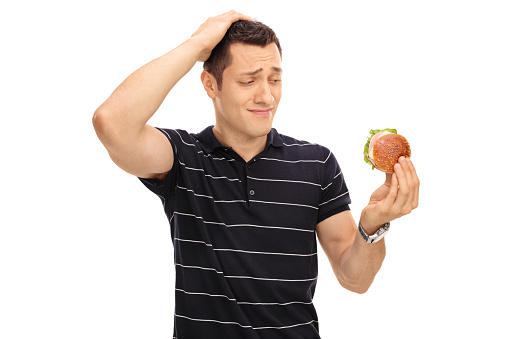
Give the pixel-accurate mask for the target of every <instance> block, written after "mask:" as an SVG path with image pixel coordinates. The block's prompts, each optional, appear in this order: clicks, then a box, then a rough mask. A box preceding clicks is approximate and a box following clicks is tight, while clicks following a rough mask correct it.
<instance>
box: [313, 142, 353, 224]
mask: <svg viewBox="0 0 509 339" xmlns="http://www.w3.org/2000/svg"><path fill="white" fill-rule="evenodd" d="M325 150H326V152H327V153H328V155H327V158H326V160H325V163H324V166H323V175H322V178H323V179H322V184H321V189H322V194H321V198H320V204H319V206H318V207H319V210H318V221H317V223H320V222H322V221H323V220H325V219H327V218H329V217H331V216H333V215H335V214H338V213H341V212H343V211H346V210H349V209H350V206H349V204H350V203H351V200H350V195H349V194H348V188H347V186H346V183H345V179H344V176H343V172H342V171H341V168H340V167H339V164H338V162H337V160H336V157H334V154H332V152H331V151H329V150H327V149H326V148H325Z"/></svg>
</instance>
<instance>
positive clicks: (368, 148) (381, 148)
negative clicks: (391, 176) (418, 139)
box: [364, 128, 411, 173]
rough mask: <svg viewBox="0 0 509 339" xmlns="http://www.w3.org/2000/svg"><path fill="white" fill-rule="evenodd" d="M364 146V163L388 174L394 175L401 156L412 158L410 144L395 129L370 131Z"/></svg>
mask: <svg viewBox="0 0 509 339" xmlns="http://www.w3.org/2000/svg"><path fill="white" fill-rule="evenodd" d="M369 133H370V136H369V137H368V141H367V142H366V145H365V146H364V161H365V162H366V163H368V164H369V165H371V166H372V169H375V168H376V169H378V170H380V171H382V172H386V173H394V165H395V164H396V163H397V162H398V159H399V158H400V157H401V156H404V157H406V158H410V156H411V152H410V144H409V143H408V141H407V140H406V139H405V137H404V136H402V135H400V134H398V132H397V131H396V130H395V129H390V128H386V129H383V130H378V129H375V130H373V129H372V130H370V131H369Z"/></svg>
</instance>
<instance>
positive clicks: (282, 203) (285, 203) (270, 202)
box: [249, 200, 318, 210]
mask: <svg viewBox="0 0 509 339" xmlns="http://www.w3.org/2000/svg"><path fill="white" fill-rule="evenodd" d="M249 201H250V202H258V203H262V204H273V205H288V206H300V207H308V208H313V209H315V210H317V209H318V207H315V206H310V205H302V204H292V203H289V202H276V201H261V200H249Z"/></svg>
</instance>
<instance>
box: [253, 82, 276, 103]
mask: <svg viewBox="0 0 509 339" xmlns="http://www.w3.org/2000/svg"><path fill="white" fill-rule="evenodd" d="M255 102H256V103H259V104H272V103H273V102H274V96H273V95H272V91H271V89H270V84H269V83H267V82H261V83H260V85H259V87H258V91H257V93H256V98H255Z"/></svg>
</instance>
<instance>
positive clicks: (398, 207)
mask: <svg viewBox="0 0 509 339" xmlns="http://www.w3.org/2000/svg"><path fill="white" fill-rule="evenodd" d="M407 167H408V165H407V164H406V162H405V160H404V158H403V157H401V158H400V159H399V160H398V163H397V164H396V165H394V172H395V173H396V174H397V176H398V182H399V187H398V196H397V198H396V200H395V201H394V209H395V213H396V214H401V215H403V214H407V213H409V212H408V209H409V206H410V203H409V201H411V199H409V196H410V188H409V185H408V177H407V174H406V172H407V170H406V169H407Z"/></svg>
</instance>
